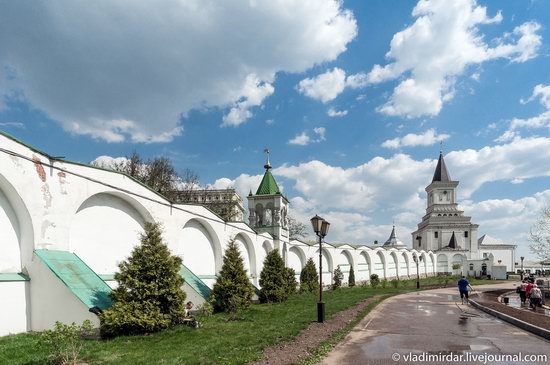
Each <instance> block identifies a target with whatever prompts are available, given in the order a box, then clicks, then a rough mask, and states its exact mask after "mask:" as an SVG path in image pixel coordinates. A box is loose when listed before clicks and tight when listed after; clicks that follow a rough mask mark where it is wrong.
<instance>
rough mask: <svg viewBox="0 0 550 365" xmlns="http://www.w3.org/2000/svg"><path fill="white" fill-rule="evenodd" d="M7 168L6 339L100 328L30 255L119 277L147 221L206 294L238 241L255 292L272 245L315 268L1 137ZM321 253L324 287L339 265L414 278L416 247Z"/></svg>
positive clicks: (267, 239)
mask: <svg viewBox="0 0 550 365" xmlns="http://www.w3.org/2000/svg"><path fill="white" fill-rule="evenodd" d="M0 166H1V169H0V229H1V230H0V250H1V252H2V256H1V257H0V306H1V307H0V312H1V313H10V320H9V321H4V320H1V321H0V334H6V333H16V332H22V331H25V330H43V329H46V328H51V326H53V324H54V322H55V321H56V320H59V321H62V322H73V321H75V322H81V321H82V320H84V319H91V320H93V321H95V323H96V324H97V317H95V315H93V314H91V313H89V312H88V310H87V307H86V306H85V305H84V304H83V303H81V302H80V301H79V300H78V299H77V298H76V297H75V296H74V295H72V294H71V292H70V291H69V290H68V289H67V288H66V287H65V286H64V284H63V283H62V282H61V281H60V280H58V279H57V278H56V277H55V275H53V273H52V272H51V271H49V269H48V268H47V267H46V266H45V265H44V264H42V263H41V262H40V261H39V259H38V258H37V257H33V252H34V250H35V249H50V250H63V251H70V252H74V253H76V254H77V255H78V256H79V257H80V258H81V259H82V260H83V261H84V262H85V263H86V264H87V265H88V266H90V267H91V268H92V270H94V271H95V272H96V273H97V274H100V275H101V276H102V277H108V276H112V275H113V274H114V273H115V272H116V271H117V267H118V264H119V263H120V261H121V260H123V259H125V258H126V257H127V256H128V255H129V254H130V253H131V250H132V248H133V247H134V246H135V245H136V244H138V242H139V241H138V237H139V233H140V232H141V231H142V228H143V225H144V223H145V222H148V221H149V222H151V221H156V222H160V223H161V224H162V226H163V231H164V234H163V237H164V240H165V242H166V243H167V244H168V246H169V248H170V249H171V250H172V252H173V253H174V254H177V255H178V256H180V257H181V258H182V259H183V263H184V264H185V265H186V266H187V267H188V268H189V269H190V270H191V271H192V272H193V273H194V274H195V275H197V276H198V277H199V278H200V279H201V280H202V281H203V282H205V284H206V285H208V286H209V287H212V285H213V283H214V281H215V275H216V273H218V272H219V270H220V269H221V265H222V257H223V252H224V249H225V247H226V245H227V242H228V241H229V240H230V239H232V238H235V239H236V240H237V243H238V245H239V248H240V249H241V252H242V254H243V257H244V259H245V267H246V269H247V270H248V273H249V276H250V279H251V281H252V283H253V284H254V285H256V286H258V284H259V283H258V279H259V274H260V272H261V268H262V263H263V259H264V258H265V256H266V254H267V253H268V252H269V251H270V250H272V249H274V248H277V249H279V250H280V251H281V254H282V255H283V257H284V259H285V263H286V264H287V266H289V267H292V268H294V269H295V270H296V273H297V275H299V272H300V271H301V268H302V267H303V265H305V263H306V261H307V259H308V258H310V257H312V258H313V259H314V262H315V263H316V265H318V260H319V256H318V255H319V251H318V245H311V246H310V245H307V244H305V243H303V242H300V241H294V240H293V241H291V242H284V241H276V240H274V239H273V237H272V236H271V235H270V234H268V233H256V232H255V231H254V230H253V229H252V228H250V227H249V226H248V225H247V224H245V223H233V222H232V223H226V222H224V221H223V220H221V219H220V218H219V217H218V216H216V215H215V214H214V213H212V212H211V211H210V210H208V209H207V208H204V207H203V206H199V205H176V204H171V203H170V202H169V201H167V200H166V199H164V198H163V197H162V196H160V195H158V194H156V193H155V192H153V191H151V190H150V189H148V188H147V187H145V186H143V185H141V184H140V183H138V182H136V181H134V180H133V179H132V178H130V177H128V176H125V175H123V174H119V173H115V172H112V171H107V170H103V169H98V168H93V167H90V166H86V165H80V164H76V163H71V162H67V161H62V160H58V159H54V158H50V157H49V156H47V155H45V154H44V153H41V152H40V151H37V150H34V149H32V148H31V147H28V146H25V145H24V144H21V143H20V142H17V141H15V140H13V139H11V138H9V137H6V136H3V135H0ZM276 242H277V243H276ZM278 242H282V244H279V243H278ZM322 252H323V281H324V284H325V285H329V284H330V283H331V282H332V273H333V271H334V269H335V268H336V266H337V265H341V268H342V269H343V271H344V272H345V278H344V280H345V282H347V279H348V275H349V268H350V267H351V266H352V265H353V267H354V271H355V277H356V281H365V280H369V278H370V275H371V274H373V273H377V274H378V275H379V277H380V278H388V279H390V278H392V277H397V276H399V277H401V278H408V277H413V276H415V275H416V266H415V265H414V262H413V263H412V264H411V261H412V256H411V252H416V251H415V250H413V251H407V250H393V251H392V250H386V249H382V248H376V249H371V248H368V247H366V246H365V247H352V246H347V245H346V246H341V247H333V246H331V245H329V244H324V245H323V251H322ZM430 254H431V253H430ZM423 255H426V253H423ZM406 258H408V259H406ZM434 262H435V261H434ZM388 263H389V266H387V265H388ZM407 269H408V270H407ZM413 269H414V270H413ZM420 271H421V273H427V274H428V275H432V274H433V267H431V268H428V269H427V268H426V266H425V265H423V266H421V270H420ZM17 272H24V273H27V274H28V275H29V276H30V281H28V282H25V281H21V282H15V283H11V282H7V281H5V280H4V281H3V279H2V274H10V273H17ZM107 283H108V284H109V285H111V286H113V285H114V282H112V281H107ZM8 298H10V299H9V300H8ZM14 308H17V309H14Z"/></svg>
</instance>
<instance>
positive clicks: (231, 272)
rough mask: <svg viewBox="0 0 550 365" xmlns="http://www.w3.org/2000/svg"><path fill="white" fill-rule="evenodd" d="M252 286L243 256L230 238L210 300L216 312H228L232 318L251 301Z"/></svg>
mask: <svg viewBox="0 0 550 365" xmlns="http://www.w3.org/2000/svg"><path fill="white" fill-rule="evenodd" d="M253 295H254V288H253V287H252V284H251V283H250V281H249V280H248V275H247V274H246V270H245V269H244V263H243V258H242V256H241V253H240V251H239V247H238V246H237V242H236V241H235V239H231V240H230V241H229V244H228V245H227V249H226V250H225V255H224V257H223V264H222V269H221V271H220V274H219V275H218V277H217V278H216V283H215V284H214V288H213V289H212V292H211V293H210V300H211V303H212V305H213V307H214V310H215V311H217V312H228V313H230V314H231V315H232V316H233V318H234V316H235V315H236V314H237V312H238V311H240V310H241V309H245V308H248V306H250V303H251V302H252V296H253Z"/></svg>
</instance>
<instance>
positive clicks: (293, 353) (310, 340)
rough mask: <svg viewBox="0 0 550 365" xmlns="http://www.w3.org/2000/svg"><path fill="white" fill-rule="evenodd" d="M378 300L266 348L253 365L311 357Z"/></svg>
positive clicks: (292, 362)
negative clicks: (312, 352)
mask: <svg viewBox="0 0 550 365" xmlns="http://www.w3.org/2000/svg"><path fill="white" fill-rule="evenodd" d="M378 299H380V296H379V295H375V296H373V297H370V298H368V299H366V300H364V301H362V302H361V303H359V304H357V305H356V306H354V307H352V308H349V309H346V310H344V311H341V312H338V313H336V314H335V315H334V316H332V318H330V319H329V320H327V321H325V323H317V322H314V323H311V324H310V325H309V327H308V328H306V329H305V330H303V331H302V332H300V334H299V335H298V337H296V338H295V339H293V340H292V342H285V343H282V344H278V345H276V346H272V347H268V348H266V349H265V350H264V352H263V358H262V360H260V361H257V362H255V363H253V365H286V364H294V363H296V362H298V361H300V360H302V359H304V358H307V357H309V356H310V355H311V352H310V351H311V350H313V349H315V348H316V347H317V346H319V345H320V344H321V342H323V341H326V340H328V339H329V338H330V337H331V336H332V335H333V334H334V333H335V332H338V331H340V330H342V329H344V327H346V326H347V325H348V324H349V323H351V322H352V321H353V320H354V319H355V318H356V317H357V315H358V314H359V312H361V311H362V310H363V309H365V307H367V306H368V305H369V304H371V303H373V302H375V301H377V300H378Z"/></svg>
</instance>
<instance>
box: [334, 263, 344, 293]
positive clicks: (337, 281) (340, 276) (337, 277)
mask: <svg viewBox="0 0 550 365" xmlns="http://www.w3.org/2000/svg"><path fill="white" fill-rule="evenodd" d="M333 276H334V278H333V279H332V280H333V281H332V289H333V290H336V289H338V288H339V287H341V286H342V280H344V273H343V272H342V270H341V269H340V265H338V266H336V269H334V275H333Z"/></svg>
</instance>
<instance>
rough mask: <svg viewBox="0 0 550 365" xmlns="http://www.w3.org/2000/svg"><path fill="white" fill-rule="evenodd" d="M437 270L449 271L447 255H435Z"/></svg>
mask: <svg viewBox="0 0 550 365" xmlns="http://www.w3.org/2000/svg"><path fill="white" fill-rule="evenodd" d="M437 272H449V259H448V258H447V255H445V254H439V255H437Z"/></svg>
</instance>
